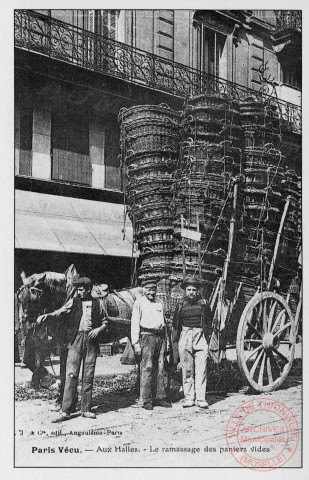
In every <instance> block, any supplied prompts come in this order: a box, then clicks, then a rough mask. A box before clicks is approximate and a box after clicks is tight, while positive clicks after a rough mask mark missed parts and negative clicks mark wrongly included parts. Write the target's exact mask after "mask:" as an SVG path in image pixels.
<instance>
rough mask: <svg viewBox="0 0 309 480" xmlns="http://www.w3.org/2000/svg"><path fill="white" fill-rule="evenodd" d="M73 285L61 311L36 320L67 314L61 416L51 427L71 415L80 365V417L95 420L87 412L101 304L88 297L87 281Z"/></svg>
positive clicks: (100, 325)
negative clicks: (72, 294) (66, 348)
mask: <svg viewBox="0 0 309 480" xmlns="http://www.w3.org/2000/svg"><path fill="white" fill-rule="evenodd" d="M73 285H74V286H75V287H76V289H77V294H76V295H75V296H74V297H73V299H71V300H69V301H68V302H67V303H66V304H65V305H64V306H63V307H62V308H61V309H59V310H56V311H55V312H53V313H51V314H46V315H41V316H40V317H39V318H38V320H37V322H38V323H41V321H44V320H45V319H46V318H52V317H58V316H59V315H60V314H61V313H66V314H68V342H69V351H68V358H67V365H66V381H65V387H64V394H63V402H62V412H61V413H60V415H59V416H58V417H57V418H55V420H53V423H56V422H62V421H64V420H68V419H69V418H70V416H71V413H73V412H74V411H75V407H76V403H77V383H78V377H79V371H80V366H81V363H82V362H83V370H82V393H81V415H82V417H86V418H96V415H95V414H94V413H93V412H92V411H91V400H92V389H93V380H94V372H95V364H96V359H97V354H98V351H99V342H98V335H99V334H100V333H101V332H103V331H104V330H105V329H106V327H107V317H106V312H105V310H104V308H103V304H102V301H100V300H99V299H94V298H92V296H91V289H92V282H91V280H90V279H89V278H87V277H82V278H77V279H75V280H73Z"/></svg>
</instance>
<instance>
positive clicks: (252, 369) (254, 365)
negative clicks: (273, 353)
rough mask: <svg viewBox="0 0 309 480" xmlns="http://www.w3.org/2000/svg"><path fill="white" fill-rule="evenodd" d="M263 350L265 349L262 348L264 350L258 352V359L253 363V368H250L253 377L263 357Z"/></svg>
mask: <svg viewBox="0 0 309 480" xmlns="http://www.w3.org/2000/svg"><path fill="white" fill-rule="evenodd" d="M259 348H262V346H261V347H259ZM263 352H264V350H262V351H261V352H260V353H259V354H258V356H257V357H256V360H255V362H254V364H253V365H252V368H251V370H250V375H251V377H252V378H253V375H254V372H255V370H256V367H257V366H258V363H259V361H260V359H261V356H262V355H263Z"/></svg>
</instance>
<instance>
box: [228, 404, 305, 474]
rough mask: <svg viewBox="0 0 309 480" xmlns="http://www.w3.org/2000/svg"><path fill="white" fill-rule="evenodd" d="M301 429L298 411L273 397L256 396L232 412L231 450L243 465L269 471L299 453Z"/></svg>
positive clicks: (230, 425) (230, 423) (229, 444)
mask: <svg viewBox="0 0 309 480" xmlns="http://www.w3.org/2000/svg"><path fill="white" fill-rule="evenodd" d="M299 432H300V429H299V426H298V423H297V420H296V418H295V416H294V414H293V413H292V412H291V410H290V409H289V408H287V407H286V406H285V405H284V404H283V403H281V402H278V401H277V400H273V399H272V398H259V397H258V398H253V399H251V400H249V401H248V402H245V403H242V404H241V405H240V406H239V407H237V408H236V409H235V410H234V412H233V413H232V415H231V417H230V419H229V421H228V423H227V426H226V442H227V445H228V451H229V452H230V453H231V454H232V455H233V457H234V458H235V460H236V461H237V462H238V463H240V465H242V466H244V467H247V468H250V469H252V470H258V471H264V472H265V471H269V470H274V469H275V468H280V467H282V466H283V465H285V464H286V463H287V462H288V461H289V460H290V459H291V457H292V456H293V455H294V454H295V452H296V450H297V446H298V442H299V436H300V433H299Z"/></svg>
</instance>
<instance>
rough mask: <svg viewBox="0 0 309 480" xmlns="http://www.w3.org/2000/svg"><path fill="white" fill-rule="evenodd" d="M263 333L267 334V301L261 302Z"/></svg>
mask: <svg viewBox="0 0 309 480" xmlns="http://www.w3.org/2000/svg"><path fill="white" fill-rule="evenodd" d="M263 332H267V300H264V302H263Z"/></svg>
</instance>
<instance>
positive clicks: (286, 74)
mask: <svg viewBox="0 0 309 480" xmlns="http://www.w3.org/2000/svg"><path fill="white" fill-rule="evenodd" d="M282 82H283V83H284V84H286V85H288V86H290V87H294V88H298V89H301V68H299V67H298V68H297V66H294V67H292V66H291V65H289V66H282Z"/></svg>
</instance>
